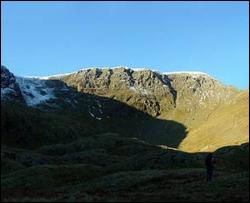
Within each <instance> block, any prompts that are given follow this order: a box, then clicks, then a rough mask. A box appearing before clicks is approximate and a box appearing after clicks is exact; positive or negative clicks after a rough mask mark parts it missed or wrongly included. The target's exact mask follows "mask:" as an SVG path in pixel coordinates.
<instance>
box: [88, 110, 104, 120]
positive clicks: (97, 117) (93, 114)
mask: <svg viewBox="0 0 250 203" xmlns="http://www.w3.org/2000/svg"><path fill="white" fill-rule="evenodd" d="M89 114H90V115H91V116H92V117H93V118H95V119H97V120H102V118H99V117H96V116H95V115H94V114H93V113H91V112H90V111H89Z"/></svg>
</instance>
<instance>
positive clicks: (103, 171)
mask: <svg viewBox="0 0 250 203" xmlns="http://www.w3.org/2000/svg"><path fill="white" fill-rule="evenodd" d="M228 150H229V151H230V153H225V152H227V151H228ZM3 152H9V153H15V154H16V155H17V156H16V160H15V161H13V160H12V162H15V164H13V167H11V166H10V164H9V163H8V162H10V161H11V160H9V159H8V158H6V157H5V160H8V162H7V161H4V162H3V161H2V166H1V167H2V171H5V172H4V173H2V174H1V180H2V181H1V185H2V190H1V192H2V200H3V201H206V200H209V201H218V200H219V201H247V200H248V199H249V196H248V184H249V180H248V178H249V176H248V170H249V166H248V164H244V166H245V167H242V165H241V164H242V163H241V161H243V162H246V160H248V159H249V156H246V154H248V152H249V148H248V146H244V147H242V148H240V149H239V148H234V147H232V148H230V149H228V148H226V149H221V150H220V151H218V152H216V154H215V156H216V158H217V159H218V164H217V168H216V170H215V178H214V182H212V183H209V184H208V183H206V182H205V170H204V168H203V161H204V157H205V154H201V153H200V154H196V153H195V154H189V153H184V152H181V151H178V150H171V149H162V148H161V147H157V146H154V145H151V144H148V143H145V142H142V141H140V140H138V139H132V138H125V137H121V136H119V135H117V134H110V133H107V134H100V135H95V136H89V137H88V136H87V137H84V138H80V139H78V140H76V141H74V142H72V143H68V144H56V145H50V146H43V147H41V148H38V149H36V150H29V151H28V150H24V149H20V148H19V149H16V148H10V147H4V150H3ZM27 153H28V154H29V155H30V158H29V160H30V159H31V160H33V161H30V164H27V160H25V159H24V158H23V157H24V156H23V155H25V154H27ZM237 157H238V158H237ZM239 158H240V159H241V161H239ZM232 159H234V164H230V161H232ZM2 160H3V159H2ZM38 160H43V163H40V162H39V161H38ZM17 166H18V167H17ZM228 166H231V170H229V168H228ZM10 168H12V169H11V170H10ZM3 169H4V170H3ZM7 169H8V170H7ZM222 192H223V195H222Z"/></svg>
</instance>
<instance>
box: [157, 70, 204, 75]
mask: <svg viewBox="0 0 250 203" xmlns="http://www.w3.org/2000/svg"><path fill="white" fill-rule="evenodd" d="M162 74H164V75H173V74H190V75H207V76H209V75H208V74H207V73H205V72H199V71H173V72H164V73H162Z"/></svg>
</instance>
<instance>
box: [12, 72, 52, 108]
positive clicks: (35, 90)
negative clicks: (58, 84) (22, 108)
mask: <svg viewBox="0 0 250 203" xmlns="http://www.w3.org/2000/svg"><path fill="white" fill-rule="evenodd" d="M16 81H17V83H18V85H19V87H20V90H21V93H22V95H23V97H24V100H25V102H26V104H27V105H28V106H35V105H38V104H40V103H42V102H45V101H46V100H49V99H54V98H56V97H55V95H54V92H53V90H54V88H48V87H47V86H46V84H45V81H44V80H41V79H38V78H23V77H16Z"/></svg>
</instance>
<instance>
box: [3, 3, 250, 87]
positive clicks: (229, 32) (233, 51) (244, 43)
mask: <svg viewBox="0 0 250 203" xmlns="http://www.w3.org/2000/svg"><path fill="white" fill-rule="evenodd" d="M1 11H2V14H1V15H2V16H1V17H2V18H1V19H2V20H1V58H2V61H1V63H2V64H3V65H5V66H7V67H8V68H9V69H10V70H11V71H12V72H14V74H16V75H20V76H26V75H37V76H38V75H39V76H44V75H51V74H57V73H67V72H72V71H75V70H77V69H80V68H83V67H89V66H91V67H93V66H98V67H100V66H118V65H124V66H129V67H148V68H152V69H156V70H159V71H161V72H165V71H185V70H188V71H190V70H192V71H203V72H206V73H208V74H210V75H212V76H214V77H215V78H217V79H219V80H221V81H222V82H224V83H225V84H229V85H234V86H236V87H238V88H248V81H249V78H248V72H249V57H248V54H249V26H248V24H249V22H248V16H249V10H248V2H2V3H1Z"/></svg>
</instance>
